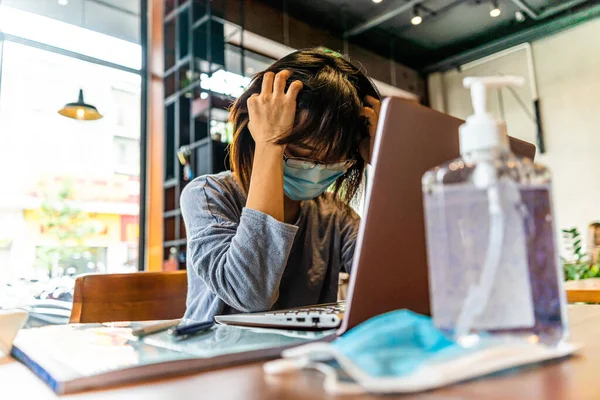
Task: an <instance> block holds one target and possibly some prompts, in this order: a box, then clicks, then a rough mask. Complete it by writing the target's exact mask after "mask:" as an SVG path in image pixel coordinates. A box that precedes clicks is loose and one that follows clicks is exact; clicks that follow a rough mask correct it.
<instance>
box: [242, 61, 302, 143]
mask: <svg viewBox="0 0 600 400" xmlns="http://www.w3.org/2000/svg"><path fill="white" fill-rule="evenodd" d="M291 74H292V73H291V72H290V71H287V70H284V71H280V72H279V73H277V75H275V74H274V73H273V72H266V73H265V74H264V75H263V80H262V87H261V91H260V94H257V93H255V94H253V95H252V96H250V98H249V99H248V118H249V121H248V129H249V130H250V134H251V135H252V138H253V139H254V142H256V147H262V146H263V145H267V146H269V147H270V146H276V147H281V149H282V150H283V146H279V145H277V144H275V140H277V139H278V138H279V137H281V136H282V135H283V134H285V133H286V132H288V131H290V130H291V129H292V126H293V125H294V116H295V115H296V97H297V96H298V93H299V92H300V90H301V89H302V82H300V81H294V82H293V83H292V84H291V85H290V87H289V88H288V90H287V93H286V92H285V84H286V81H287V80H288V78H289V77H290V75H291Z"/></svg>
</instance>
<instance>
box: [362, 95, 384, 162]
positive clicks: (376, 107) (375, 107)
mask: <svg viewBox="0 0 600 400" xmlns="http://www.w3.org/2000/svg"><path fill="white" fill-rule="evenodd" d="M365 102H366V103H367V104H368V105H369V106H368V107H366V106H365V107H363V116H365V117H366V118H367V120H368V122H369V137H368V138H365V139H364V140H363V141H362V142H361V143H360V145H359V152H360V156H361V157H362V158H363V160H365V161H366V162H367V163H369V164H370V163H371V157H372V156H373V145H374V144H375V132H376V131H377V122H378V121H379V111H380V110H381V102H380V101H379V100H377V99H376V98H374V97H372V96H367V97H365Z"/></svg>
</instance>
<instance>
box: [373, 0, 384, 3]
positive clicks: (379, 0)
mask: <svg viewBox="0 0 600 400" xmlns="http://www.w3.org/2000/svg"><path fill="white" fill-rule="evenodd" d="M381 1H382V0H373V3H381Z"/></svg>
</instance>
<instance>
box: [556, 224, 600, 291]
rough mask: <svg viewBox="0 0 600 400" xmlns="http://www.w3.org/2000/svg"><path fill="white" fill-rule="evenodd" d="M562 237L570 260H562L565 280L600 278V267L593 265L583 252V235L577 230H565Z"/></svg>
mask: <svg viewBox="0 0 600 400" xmlns="http://www.w3.org/2000/svg"><path fill="white" fill-rule="evenodd" d="M562 236H563V240H564V243H565V250H566V251H567V252H569V258H562V263H563V268H564V271H565V279H566V280H568V281H573V280H578V279H586V278H596V277H600V266H599V265H597V264H594V265H592V264H591V263H590V261H589V260H588V257H587V254H585V253H584V252H583V250H582V246H581V233H580V232H579V230H578V229H577V228H571V229H563V230H562Z"/></svg>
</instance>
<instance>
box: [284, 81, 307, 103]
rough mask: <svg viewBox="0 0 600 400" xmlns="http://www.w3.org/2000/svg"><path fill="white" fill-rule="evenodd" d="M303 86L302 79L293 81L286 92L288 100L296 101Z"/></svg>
mask: <svg viewBox="0 0 600 400" xmlns="http://www.w3.org/2000/svg"><path fill="white" fill-rule="evenodd" d="M302 87H304V85H303V84H302V82H300V81H294V82H292V83H291V85H290V87H289V88H288V90H287V93H286V94H285V95H286V96H287V98H288V100H293V101H296V98H297V97H298V93H300V91H301V90H302Z"/></svg>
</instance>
